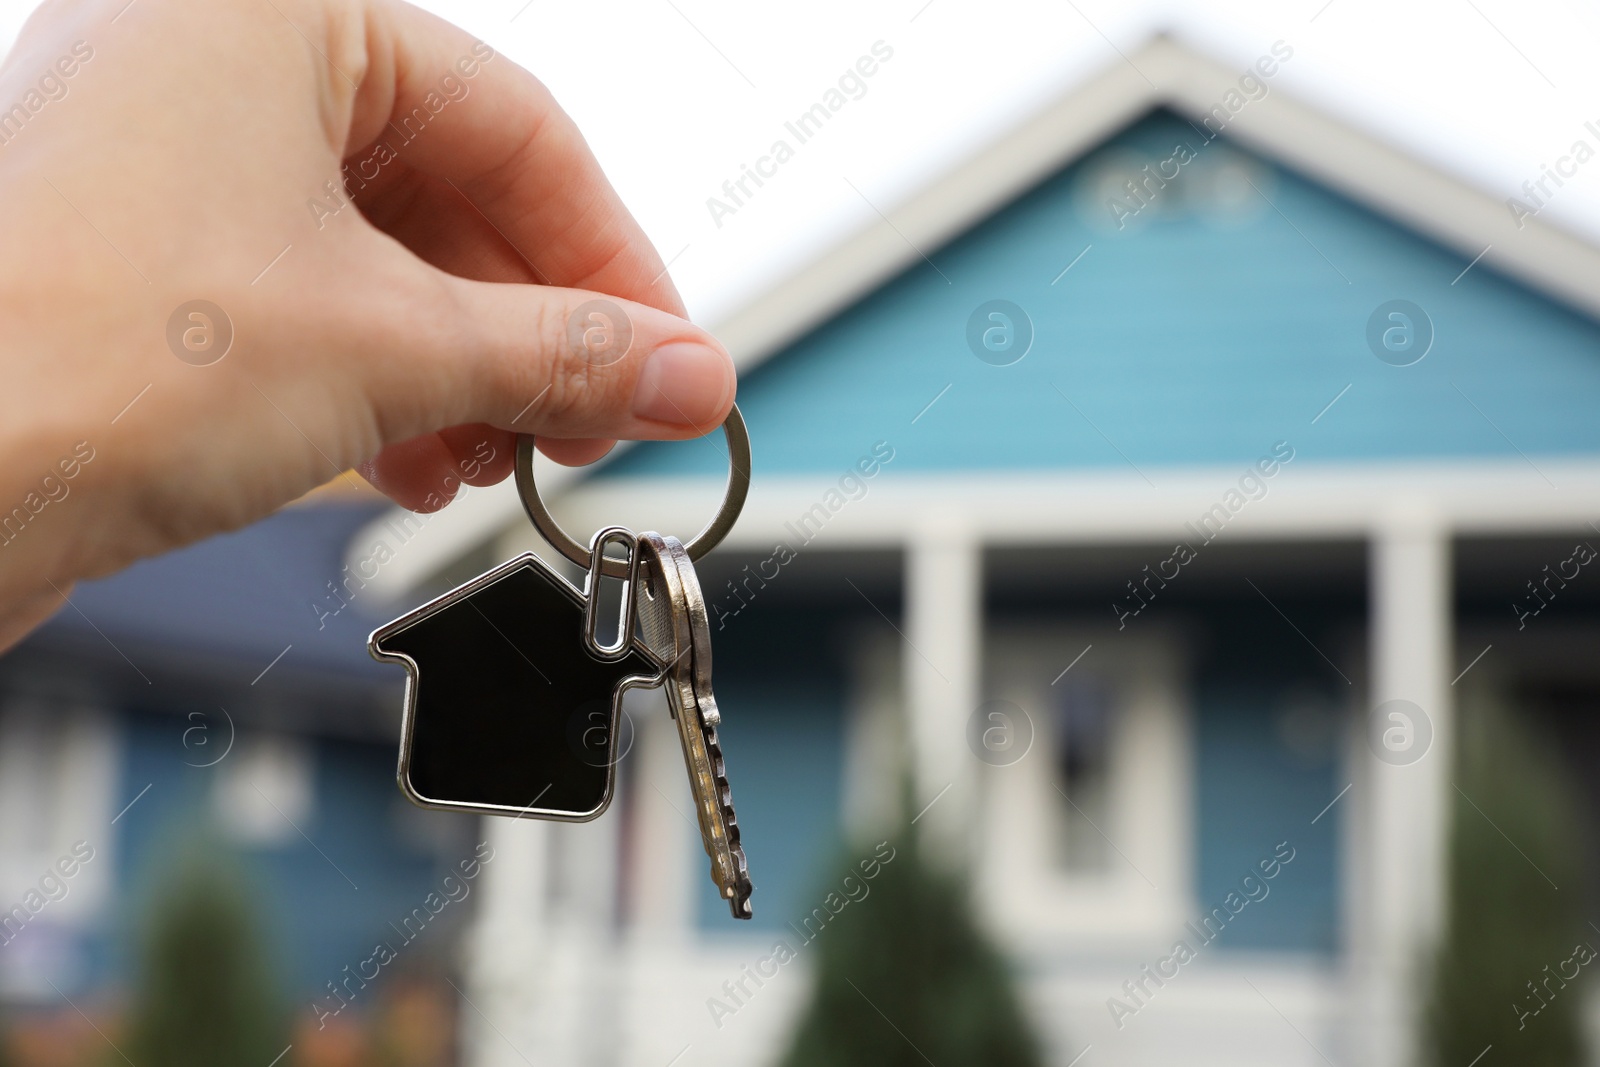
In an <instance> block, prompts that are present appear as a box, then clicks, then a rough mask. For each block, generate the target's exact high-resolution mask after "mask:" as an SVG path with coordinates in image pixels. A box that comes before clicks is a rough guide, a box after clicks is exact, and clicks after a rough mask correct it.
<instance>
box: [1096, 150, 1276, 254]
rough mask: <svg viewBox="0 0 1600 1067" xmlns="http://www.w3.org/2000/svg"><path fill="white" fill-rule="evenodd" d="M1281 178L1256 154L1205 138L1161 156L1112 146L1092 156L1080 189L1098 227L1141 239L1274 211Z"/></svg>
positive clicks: (1241, 220) (1157, 152) (1158, 152)
mask: <svg viewBox="0 0 1600 1067" xmlns="http://www.w3.org/2000/svg"><path fill="white" fill-rule="evenodd" d="M1274 177H1275V176H1274V173H1273V171H1272V169H1271V168H1269V167H1267V166H1264V165H1263V164H1261V163H1260V162H1258V161H1257V160H1255V159H1252V158H1251V157H1250V156H1247V155H1245V154H1244V153H1242V152H1238V151H1236V150H1234V149H1232V148H1229V147H1227V146H1226V145H1222V144H1219V143H1217V142H1214V141H1213V142H1211V143H1209V144H1208V143H1207V142H1206V141H1205V140H1204V139H1203V138H1202V137H1200V136H1199V135H1198V134H1196V135H1194V136H1192V137H1188V138H1184V137H1182V136H1181V135H1180V136H1178V137H1175V138H1173V139H1172V143H1171V144H1170V145H1167V146H1166V147H1164V148H1162V149H1161V150H1147V149H1142V148H1141V149H1134V148H1127V147H1122V146H1118V147H1114V148H1108V149H1106V150H1105V151H1103V152H1100V153H1099V154H1098V155H1095V156H1092V157H1090V159H1088V160H1087V161H1086V162H1085V163H1084V165H1083V170H1082V174H1081V176H1080V178H1079V179H1078V182H1077V187H1076V189H1075V190H1074V195H1075V199H1076V201H1077V206H1078V212H1079V214H1080V216H1081V217H1082V218H1083V220H1084V221H1085V222H1087V223H1088V224H1089V225H1090V226H1092V227H1093V228H1094V229H1096V230H1098V231H1100V232H1102V233H1108V234H1118V233H1134V232H1137V231H1139V230H1143V229H1145V228H1146V227H1148V226H1150V225H1152V224H1155V223H1160V222H1173V221H1178V220H1183V219H1197V220H1199V221H1202V222H1207V223H1211V224H1214V225H1219V226H1237V225H1242V224H1244V223H1247V222H1251V221H1253V220H1254V219H1256V218H1258V217H1259V216H1260V215H1262V214H1263V213H1264V212H1266V211H1269V210H1270V209H1271V205H1270V204H1269V203H1268V198H1269V197H1271V196H1272V194H1273V190H1274V186H1275V184H1276V182H1275V181H1274Z"/></svg>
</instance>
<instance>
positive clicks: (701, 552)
mask: <svg viewBox="0 0 1600 1067" xmlns="http://www.w3.org/2000/svg"><path fill="white" fill-rule="evenodd" d="M722 430H723V432H724V433H725V434H726V435H727V438H728V487H727V490H726V491H725V492H724V493H723V496H722V507H721V508H719V509H718V510H717V514H716V517H715V518H713V519H712V520H711V521H710V522H709V523H707V524H706V527H705V529H703V530H701V531H700V532H699V533H697V534H695V535H694V538H693V539H692V540H690V541H689V542H688V543H687V544H686V545H685V546H684V548H685V549H686V550H687V551H688V553H689V558H690V559H692V560H695V561H697V562H698V561H699V560H700V559H701V558H702V557H704V556H705V555H706V553H708V552H710V551H711V550H712V549H713V548H716V547H717V546H718V545H720V544H721V543H722V539H723V538H725V537H727V536H728V531H730V530H732V529H733V524H734V523H735V522H737V521H738V520H739V513H740V512H741V511H743V510H744V501H745V497H747V496H749V495H750V434H749V432H748V431H747V430H746V429H745V425H744V416H742V415H740V414H739V406H738V405H737V404H735V405H734V406H733V407H732V408H731V409H730V410H729V411H728V417H727V419H726V420H725V421H724V422H723V424H722ZM533 452H534V447H533V435H532V434H522V435H520V436H518V438H517V494H518V495H519V496H521V497H522V507H523V509H524V510H526V511H527V513H528V518H529V519H530V520H531V521H532V522H533V525H534V528H535V529H537V530H538V531H539V533H540V534H542V535H543V536H544V539H545V540H546V541H548V542H550V544H551V546H552V547H554V548H555V550H556V551H557V552H560V553H561V554H562V555H563V556H566V557H567V558H568V559H570V560H571V561H572V562H574V563H576V564H578V565H579V566H580V567H583V568H585V569H587V568H588V567H589V565H590V562H591V557H590V553H589V549H587V548H585V547H584V546H583V545H581V544H579V543H578V542H577V541H576V540H574V539H573V537H572V535H571V534H569V533H567V532H566V531H565V530H563V529H562V528H561V524H560V523H558V522H556V520H555V516H553V515H551V514H550V509H549V508H547V507H545V503H544V500H543V499H542V498H541V497H540V496H539V487H538V485H536V484H535V482H534V478H533ZM601 573H602V574H604V575H605V576H606V577H608V578H626V577H628V561H627V560H625V559H617V558H614V557H611V556H607V557H606V558H605V562H604V564H603V565H602V566H601Z"/></svg>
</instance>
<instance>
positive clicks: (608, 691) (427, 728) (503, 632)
mask: <svg viewBox="0 0 1600 1067" xmlns="http://www.w3.org/2000/svg"><path fill="white" fill-rule="evenodd" d="M584 607H585V600H584V597H583V594H582V593H580V592H579V591H578V589H577V588H576V587H574V586H573V585H572V584H571V583H570V582H568V581H567V580H566V579H565V578H563V577H562V576H561V575H560V574H558V573H556V572H555V571H554V570H552V569H551V568H550V567H549V566H548V565H547V564H546V563H545V562H544V561H543V560H541V559H540V558H539V557H538V556H535V555H534V554H532V553H531V552H530V553H527V554H524V555H522V556H518V557H517V558H515V559H512V560H508V561H507V562H505V563H502V564H501V565H500V566H498V567H495V568H494V569H493V570H490V571H488V572H486V573H484V574H482V575H480V576H479V577H477V578H474V579H473V580H472V581H470V582H468V583H466V584H465V585H462V586H460V587H459V588H457V589H454V590H452V591H450V592H449V593H446V594H445V595H444V596H442V597H440V598H438V599H437V600H434V601H432V602H430V603H428V604H425V605H423V606H422V607H420V608H418V609H417V610H416V611H413V612H411V613H410V614H408V615H404V616H402V617H401V618H398V619H396V620H395V621H393V622H391V623H389V624H388V625H386V626H384V627H382V628H380V629H379V630H377V631H376V632H375V633H373V635H372V639H371V641H370V642H369V648H370V650H371V652H372V655H373V657H374V658H376V659H379V660H382V661H386V662H391V663H401V664H404V665H405V667H406V670H407V673H408V678H407V682H406V702H405V713H404V719H403V720H402V727H401V738H400V767H399V771H398V777H399V781H400V788H401V790H402V791H403V792H404V793H405V794H406V796H407V797H409V798H410V799H411V800H412V801H413V802H414V803H416V804H420V805H422V806H423V807H428V808H441V809H446V810H451V811H471V812H478V813H486V814H497V815H515V816H521V815H527V816H531V817H534V818H545V819H563V820H570V821H580V822H581V821H585V820H588V819H593V818H595V817H596V816H598V815H599V814H600V813H601V812H603V811H605V809H606V806H607V805H608V804H609V803H610V802H611V796H612V791H613V786H614V782H615V770H614V768H615V764H616V761H617V759H618V758H619V757H618V754H617V751H616V749H617V734H618V730H617V726H618V721H619V718H620V714H621V703H622V694H623V692H624V691H625V690H626V689H628V688H629V687H631V686H636V685H640V686H649V685H654V684H657V683H658V681H659V677H660V673H661V671H660V667H659V666H658V665H657V664H655V663H654V662H652V661H651V660H650V659H649V658H647V657H646V656H645V655H644V654H642V653H641V652H639V651H638V650H637V648H634V649H630V651H629V652H628V653H627V654H626V655H624V656H622V657H621V658H618V659H615V660H612V661H610V662H606V661H603V660H601V659H599V658H598V657H596V656H594V655H592V654H590V653H589V651H588V650H587V648H586V647H585V643H584V637H583V632H584V630H583V628H584Z"/></svg>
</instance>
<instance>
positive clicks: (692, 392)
mask: <svg viewBox="0 0 1600 1067" xmlns="http://www.w3.org/2000/svg"><path fill="white" fill-rule="evenodd" d="M416 266H417V269H418V270H419V271H420V272H422V277H420V278H417V279H414V281H415V283H416V284H415V285H414V286H406V287H405V288H413V289H414V291H413V292H411V293H409V294H407V296H406V297H405V298H403V299H402V300H401V301H399V302H398V303H399V305H400V306H398V307H397V306H396V302H395V301H394V299H393V295H392V294H393V292H394V290H393V289H390V290H389V291H388V293H386V294H385V296H386V298H385V299H383V300H382V301H381V304H383V305H387V309H386V310H387V311H389V312H392V313H394V314H395V316H396V317H395V318H389V320H388V322H387V323H386V326H387V327H388V328H386V329H384V330H383V331H382V335H383V336H384V337H385V338H386V339H387V341H388V342H389V344H388V345H386V346H385V347H386V348H387V349H388V350H387V352H386V353H385V355H384V358H382V359H381V360H376V361H372V362H371V364H370V365H369V370H368V372H367V374H366V375H365V377H366V379H367V380H366V381H365V383H364V386H365V392H366V394H367V396H368V398H369V401H370V402H371V404H372V405H373V410H374V415H375V418H376V422H377V424H378V426H379V427H381V430H380V433H381V437H382V440H383V443H384V445H385V448H384V450H383V451H382V452H380V453H379V455H378V456H376V457H374V458H373V459H372V460H371V461H370V462H369V463H367V464H366V465H364V467H363V473H365V474H367V476H368V477H369V479H370V480H372V481H373V482H374V484H376V485H378V486H379V488H381V489H383V490H384V491H385V492H387V493H389V494H390V495H391V496H394V497H395V498H396V499H397V500H398V501H399V502H400V503H401V504H404V505H406V506H411V507H416V506H417V502H415V501H413V500H412V499H411V497H413V496H419V493H418V490H422V489H424V487H432V488H437V487H436V486H435V485H434V483H435V482H437V481H439V480H440V479H443V480H445V481H446V482H447V483H448V481H449V479H450V476H451V475H452V473H453V471H452V468H453V466H454V464H453V462H452V459H453V458H465V457H454V452H455V451H457V450H459V448H460V446H461V442H460V440H459V439H458V438H457V437H456V436H453V435H451V434H450V433H445V434H443V435H440V433H439V431H441V430H448V429H449V428H451V427H456V426H460V425H463V424H470V423H483V424H488V425H489V426H493V427H497V428H499V429H501V430H506V431H515V432H519V433H531V434H535V435H539V436H544V437H547V438H586V439H595V438H598V439H611V438H628V439H635V440H651V439H664V440H675V439H681V438H686V437H695V436H699V435H701V434H705V433H709V432H711V431H712V430H714V429H716V427H717V426H719V425H720V424H721V423H722V421H723V419H725V418H726V417H727V414H728V410H729V408H730V407H732V405H733V398H734V392H735V388H736V380H735V375H734V370H733V361H732V360H731V359H730V358H729V356H728V353H727V350H726V349H724V348H723V347H722V345H721V344H719V343H718V342H717V340H716V339H715V338H713V337H712V336H711V335H710V334H709V333H707V332H706V331H704V330H702V329H701V328H700V327H698V326H696V325H694V324H693V323H691V322H689V321H688V320H686V319H682V318H679V317H677V316H676V315H672V314H670V313H668V312H665V311H661V310H659V309H657V308H653V307H650V306H648V305H645V304H639V303H635V302H633V301H629V300H623V299H620V298H618V297H611V296H606V295H604V294H601V293H595V292H590V291H587V290H582V289H564V288H557V287H553V286H541V285H528V284H510V283H496V282H479V281H472V280H468V279H464V278H459V277H456V276H455V275H451V274H446V273H444V272H442V271H437V270H435V269H434V268H431V267H428V266H426V265H425V264H420V263H418V264H417V265H416ZM380 313H382V312H380ZM386 317H387V316H386ZM397 320H398V322H399V323H401V324H403V325H402V326H401V328H399V329H395V328H394V327H395V325H396V323H397ZM426 437H439V438H440V439H439V440H438V441H437V442H435V441H427V440H418V439H419V438H426ZM508 464H509V457H506V458H505V459H504V460H502V462H500V463H496V464H494V467H495V468H503V469H497V470H493V472H492V474H491V478H492V480H498V478H497V477H494V476H495V475H498V476H500V477H503V476H504V474H505V473H508V472H509V470H510V468H509V465H508ZM423 468H425V469H423ZM434 468H438V469H437V470H434ZM457 482H459V478H458V479H457ZM479 484H482V482H481V481H480V482H479ZM448 495H449V494H448V493H447V494H446V498H448ZM419 499H420V497H419Z"/></svg>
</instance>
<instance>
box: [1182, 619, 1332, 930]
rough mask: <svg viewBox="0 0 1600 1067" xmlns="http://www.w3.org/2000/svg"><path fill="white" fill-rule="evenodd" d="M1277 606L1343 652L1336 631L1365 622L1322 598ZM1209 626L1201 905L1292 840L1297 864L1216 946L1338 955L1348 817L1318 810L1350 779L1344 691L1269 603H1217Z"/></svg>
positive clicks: (1203, 702) (1198, 696)
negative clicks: (1342, 837)
mask: <svg viewBox="0 0 1600 1067" xmlns="http://www.w3.org/2000/svg"><path fill="white" fill-rule="evenodd" d="M1278 603H1279V606H1280V607H1282V608H1283V610H1284V611H1285V612H1287V613H1288V614H1289V615H1290V616H1291V617H1293V618H1294V619H1296V620H1297V624H1298V625H1300V626H1301V627H1302V628H1303V629H1305V630H1306V632H1307V633H1308V634H1310V635H1311V639H1312V640H1314V641H1316V643H1317V645H1318V646H1319V647H1323V648H1337V647H1338V646H1337V645H1335V644H1334V642H1333V641H1332V640H1331V638H1330V634H1331V633H1335V632H1337V630H1338V629H1339V628H1341V627H1348V626H1350V625H1351V624H1352V623H1358V622H1359V619H1360V612H1359V610H1356V611H1354V612H1352V613H1351V614H1349V615H1343V614H1339V613H1335V612H1332V611H1330V606H1329V604H1328V602H1327V601H1326V600H1325V599H1324V600H1321V601H1307V600H1301V601H1295V600H1291V599H1285V598H1281V597H1280V598H1278ZM1269 616H1270V617H1269ZM1206 625H1207V629H1206V633H1207V637H1206V639H1205V642H1204V650H1203V657H1202V659H1201V661H1200V667H1199V673H1198V678H1197V679H1196V685H1195V729H1194V733H1195V750H1194V752H1195V755H1194V758H1195V771H1196V773H1195V825H1196V833H1197V838H1198V844H1199V849H1198V854H1199V867H1198V871H1197V875H1198V877H1197V880H1196V890H1197V893H1198V901H1197V904H1198V907H1199V908H1200V911H1201V914H1205V913H1207V912H1209V911H1210V910H1211V909H1212V908H1215V907H1218V906H1220V905H1221V904H1222V902H1223V900H1224V898H1226V897H1227V895H1228V894H1229V893H1230V892H1235V891H1237V890H1238V889H1239V883H1240V879H1241V878H1242V877H1243V876H1244V875H1246V874H1248V873H1251V872H1252V870H1253V869H1254V868H1255V867H1256V865H1257V864H1258V863H1259V862H1260V861H1261V860H1263V859H1269V858H1271V857H1272V855H1273V851H1274V848H1275V846H1277V845H1278V844H1279V843H1280V842H1285V841H1286V842H1288V843H1289V846H1290V847H1292V848H1293V849H1294V859H1293V861H1292V862H1291V863H1289V864H1288V865H1287V866H1286V867H1284V869H1283V871H1282V873H1281V874H1280V875H1279V877H1278V878H1276V879H1275V880H1273V881H1272V883H1271V885H1270V887H1269V888H1270V893H1269V895H1268V896H1267V897H1266V898H1265V899H1264V900H1263V901H1261V902H1260V903H1259V904H1256V905H1252V906H1250V907H1249V908H1248V910H1247V911H1245V912H1243V913H1241V914H1240V916H1239V921H1237V922H1235V923H1231V924H1230V925H1229V926H1228V928H1227V929H1226V930H1225V932H1224V933H1223V936H1222V938H1221V940H1220V942H1219V944H1220V946H1221V947H1224V948H1233V949H1239V948H1274V949H1290V950H1300V951H1312V952H1323V953H1331V952H1333V951H1335V950H1336V949H1337V948H1338V947H1339V932H1340V923H1339V880H1340V877H1341V875H1340V867H1341V864H1340V862H1339V834H1338V828H1339V826H1340V823H1341V822H1342V816H1343V811H1342V810H1341V807H1340V806H1339V805H1335V806H1334V807H1333V808H1330V809H1328V811H1327V812H1326V813H1325V814H1324V813H1323V809H1324V808H1325V807H1327V805H1328V804H1329V802H1330V801H1332V800H1333V799H1334V798H1335V797H1336V796H1337V795H1338V794H1339V791H1340V790H1341V789H1343V788H1344V786H1345V785H1346V784H1347V782H1348V779H1342V780H1341V779H1340V778H1339V777H1338V776H1339V774H1340V773H1341V770H1340V767H1341V763H1342V761H1341V759H1340V756H1341V754H1342V753H1341V749H1342V745H1343V742H1344V737H1345V729H1346V726H1345V723H1346V719H1345V709H1346V706H1347V704H1348V701H1349V699H1350V694H1349V692H1348V691H1347V690H1348V688H1349V686H1348V684H1347V683H1346V682H1345V681H1343V680H1342V679H1341V678H1340V677H1339V676H1338V674H1337V672H1336V670H1335V669H1334V668H1333V667H1330V666H1329V665H1328V663H1327V662H1325V661H1324V660H1323V659H1322V658H1321V656H1320V655H1319V654H1318V653H1317V652H1316V650H1314V649H1313V648H1311V647H1310V646H1309V645H1307V644H1306V642H1305V641H1304V640H1302V639H1301V638H1300V637H1299V636H1298V635H1297V634H1295V633H1294V631H1293V630H1291V629H1290V628H1289V627H1287V626H1285V625H1284V624H1283V621H1282V619H1280V618H1278V617H1277V616H1276V614H1274V613H1272V612H1271V610H1270V609H1269V608H1268V606H1267V605H1266V604H1264V603H1260V602H1257V603H1254V604H1252V603H1249V602H1244V603H1241V604H1238V605H1232V606H1222V605H1218V607H1217V608H1216V609H1214V610H1213V611H1211V612H1209V613H1208V616H1207V619H1206ZM1312 820H1316V821H1315V822H1313V821H1312Z"/></svg>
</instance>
